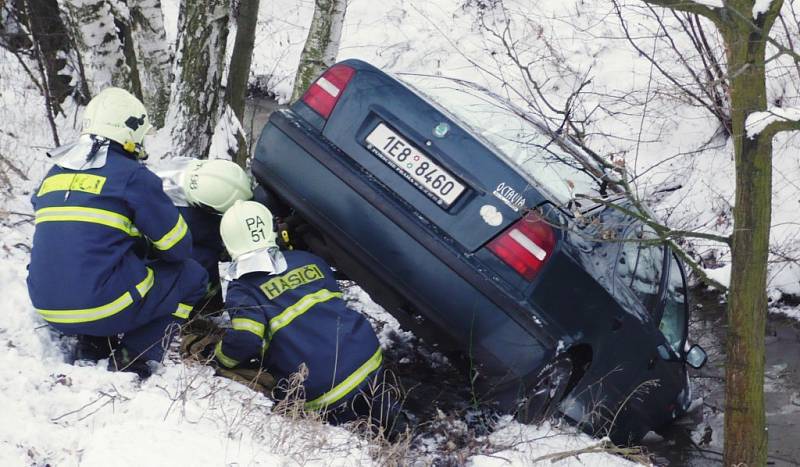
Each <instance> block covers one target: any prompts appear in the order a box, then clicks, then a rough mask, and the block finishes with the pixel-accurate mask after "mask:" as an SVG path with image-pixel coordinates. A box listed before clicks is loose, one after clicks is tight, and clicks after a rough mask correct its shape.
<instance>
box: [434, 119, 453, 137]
mask: <svg viewBox="0 0 800 467" xmlns="http://www.w3.org/2000/svg"><path fill="white" fill-rule="evenodd" d="M448 131H450V125H448V124H447V123H444V122H442V123H440V124H438V125H436V127H434V129H433V136H435V137H437V138H444V137H445V136H447V132H448Z"/></svg>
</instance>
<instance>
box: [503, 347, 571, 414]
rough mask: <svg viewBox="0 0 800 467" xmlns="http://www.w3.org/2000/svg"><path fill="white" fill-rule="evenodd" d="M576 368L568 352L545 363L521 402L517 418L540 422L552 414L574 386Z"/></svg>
mask: <svg viewBox="0 0 800 467" xmlns="http://www.w3.org/2000/svg"><path fill="white" fill-rule="evenodd" d="M574 369H575V367H574V364H573V361H572V358H571V357H570V356H569V355H567V354H561V355H559V356H557V357H556V358H555V359H554V360H553V361H551V362H550V363H548V364H547V365H545V366H544V368H542V369H541V370H540V371H539V373H538V375H537V377H536V378H535V380H534V381H535V382H534V384H533V385H532V387H531V388H530V389H528V391H527V394H526V396H525V398H524V399H523V400H522V401H521V402H520V405H519V409H518V410H517V420H519V421H520V422H523V423H540V422H542V421H544V420H546V419H548V418H549V417H550V416H552V415H553V414H554V413H555V412H556V410H557V409H558V404H559V403H560V402H561V401H562V400H563V399H564V397H565V396H566V395H567V391H568V389H570V388H571V386H572V385H571V384H570V382H571V380H572V376H573V373H574Z"/></svg>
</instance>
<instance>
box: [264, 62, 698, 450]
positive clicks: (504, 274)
mask: <svg viewBox="0 0 800 467" xmlns="http://www.w3.org/2000/svg"><path fill="white" fill-rule="evenodd" d="M475 91H476V90H475V89H474V88H469V87H466V88H465V87H464V86H463V83H458V82H453V81H450V80H442V79H441V78H435V77H425V76H410V75H409V76H403V77H401V78H396V77H393V76H390V75H388V74H386V73H384V72H382V71H380V70H378V69H376V68H375V67H373V66H371V65H369V64H366V63H364V62H361V61H357V60H348V61H345V62H342V63H339V64H337V65H334V66H333V67H331V68H330V69H328V70H327V71H326V72H325V73H324V74H323V75H322V76H321V77H319V78H318V80H317V81H316V82H315V83H314V84H313V85H312V86H311V87H310V88H309V89H308V91H307V92H306V94H305V95H304V96H303V98H302V99H300V100H299V101H298V102H296V103H294V105H292V106H291V107H290V108H289V109H288V110H283V111H279V112H276V113H274V114H273V115H272V116H271V118H270V120H269V122H268V124H267V125H266V127H265V128H264V130H263V133H262V135H261V138H260V140H259V142H258V146H257V148H256V156H255V158H254V160H253V167H252V168H253V172H254V173H255V175H256V177H257V180H258V182H259V183H260V185H261V186H262V187H263V188H264V189H265V190H266V192H267V193H268V194H269V195H268V198H270V199H269V200H268V201H267V203H268V204H269V203H272V204H273V209H274V210H276V211H277V212H280V211H281V209H280V207H278V206H277V204H284V205H286V206H288V208H289V210H291V212H292V213H293V214H294V215H295V216H294V217H295V218H299V219H301V222H300V225H299V226H297V228H296V229H294V230H293V231H292V235H293V236H294V237H297V238H299V239H301V240H302V241H303V242H304V243H305V244H306V245H307V246H308V247H309V248H310V249H311V250H313V251H314V252H316V253H317V254H319V255H321V256H323V257H325V258H326V259H328V260H329V261H331V262H332V263H333V264H334V265H335V266H336V267H337V269H339V270H340V271H342V272H343V273H344V274H346V275H347V276H348V277H349V278H351V279H353V280H355V281H357V282H358V283H359V284H360V285H361V286H362V287H363V288H364V289H365V290H366V291H367V292H368V293H369V294H370V295H371V296H372V298H373V299H375V301H376V302H378V303H379V304H381V305H382V306H383V307H384V308H386V310H387V311H389V312H391V313H392V314H393V315H394V316H396V317H397V318H398V319H399V321H400V322H401V324H402V325H403V326H404V327H406V328H408V329H410V330H412V331H413V332H414V333H416V334H417V335H419V336H421V337H423V338H424V339H425V340H426V341H428V342H435V343H436V344H437V345H438V346H440V347H441V348H443V349H445V350H450V351H453V352H458V353H460V354H462V355H464V356H465V357H464V361H466V362H468V364H469V369H468V370H467V371H468V372H469V373H470V374H469V375H468V376H469V377H470V378H473V379H474V381H475V383H476V387H477V390H478V391H479V393H480V394H479V395H480V396H481V397H482V398H483V399H485V400H489V401H492V402H493V403H494V404H496V405H497V406H498V407H499V408H500V409H502V410H504V411H508V412H513V413H516V414H518V416H519V417H520V418H521V419H523V420H526V421H527V420H535V419H538V418H539V417H541V416H542V415H547V414H550V413H553V412H555V411H559V412H561V413H563V414H564V415H565V416H566V417H567V418H568V419H570V420H572V421H573V422H575V423H578V424H580V425H581V426H582V427H583V428H584V429H585V430H587V431H589V432H593V433H596V434H599V435H610V436H612V439H613V440H614V441H616V442H621V443H625V442H638V441H639V440H640V439H641V437H642V436H643V435H644V434H645V433H647V431H649V430H651V429H654V428H658V427H659V426H662V425H664V424H666V423H669V422H671V421H672V420H674V419H675V418H677V417H678V416H680V415H681V414H682V413H683V412H684V411H685V410H686V409H687V407H688V406H689V403H690V400H691V391H690V385H689V379H688V375H687V360H688V361H689V362H691V363H692V364H693V365H694V366H698V367H699V366H700V365H702V364H703V363H704V361H705V353H704V352H703V351H702V349H700V348H699V347H697V346H694V347H692V349H693V350H689V349H690V347H689V345H688V344H687V340H686V334H687V323H688V314H689V309H688V305H687V301H686V279H685V274H684V271H683V268H682V266H681V263H680V261H678V259H677V257H676V256H675V255H674V254H673V253H672V252H671V251H670V250H669V249H668V248H666V247H665V246H664V245H663V244H661V243H658V242H657V241H654V240H653V239H654V238H655V236H654V234H653V233H652V232H651V231H649V229H648V228H647V227H645V226H643V225H642V224H641V223H640V222H638V221H636V220H634V219H632V218H629V217H626V216H625V215H623V214H621V213H620V211H619V210H616V209H613V208H604V207H602V206H603V205H598V204H592V203H584V204H583V205H578V204H576V203H575V199H576V195H578V194H583V193H589V192H591V193H598V192H603V191H604V188H605V187H603V186H602V184H601V183H599V182H598V180H597V178H596V177H593V176H591V175H589V174H588V173H587V171H585V170H583V169H582V168H581V167H580V165H579V164H576V163H574V162H570V161H573V160H574V159H572V158H570V156H569V153H568V151H565V150H564V148H565V147H566V146H565V145H568V144H569V143H568V142H566V141H561V140H558V139H554V138H553V137H549V136H546V133H545V132H543V131H541V128H539V127H537V126H536V125H535V123H531V121H530V120H529V119H527V118H514V115H513V113H514V112H510V113H511V116H510V117H509V111H508V109H501V108H498V107H497V106H496V104H495V103H492V101H491V100H490V99H486V97H485V95H484V94H482V93H480V92H475ZM431 95H435V96H436V100H434V99H433V98H431V97H429V96H431ZM454 115H458V116H459V117H456V116H454ZM276 194H277V197H276ZM598 196H600V195H598Z"/></svg>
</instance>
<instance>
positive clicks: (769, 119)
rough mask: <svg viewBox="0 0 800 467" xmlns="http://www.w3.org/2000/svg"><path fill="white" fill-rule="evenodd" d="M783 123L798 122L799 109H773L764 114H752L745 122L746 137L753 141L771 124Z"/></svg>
mask: <svg viewBox="0 0 800 467" xmlns="http://www.w3.org/2000/svg"><path fill="white" fill-rule="evenodd" d="M785 121H789V122H792V121H794V122H796V121H800V107H796V108H792V107H787V108H782V107H773V108H771V109H769V110H768V111H766V112H753V113H751V114H750V115H748V116H747V120H746V121H745V128H746V130H747V137H748V138H750V139H754V138H755V137H756V136H758V135H759V134H760V133H761V132H762V131H764V129H765V128H766V127H767V126H769V125H770V124H771V123H775V122H785Z"/></svg>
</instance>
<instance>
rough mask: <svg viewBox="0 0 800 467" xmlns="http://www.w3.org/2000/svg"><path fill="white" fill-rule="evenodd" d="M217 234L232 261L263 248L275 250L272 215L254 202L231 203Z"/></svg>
mask: <svg viewBox="0 0 800 467" xmlns="http://www.w3.org/2000/svg"><path fill="white" fill-rule="evenodd" d="M219 233H220V236H221V237H222V242H223V243H224V244H225V248H226V249H227V250H228V253H230V255H231V258H232V259H234V260H235V259H237V258H238V257H240V256H242V255H243V254H245V253H250V252H251V251H256V250H260V249H263V248H277V246H278V245H277V243H276V242H275V232H274V230H273V229H272V213H270V212H269V209H267V208H266V207H264V205H263V204H261V203H257V202H255V201H241V200H239V201H236V202H235V203H233V206H231V207H230V208H229V209H228V210H227V211H225V215H223V216H222V221H221V222H220V225H219Z"/></svg>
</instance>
